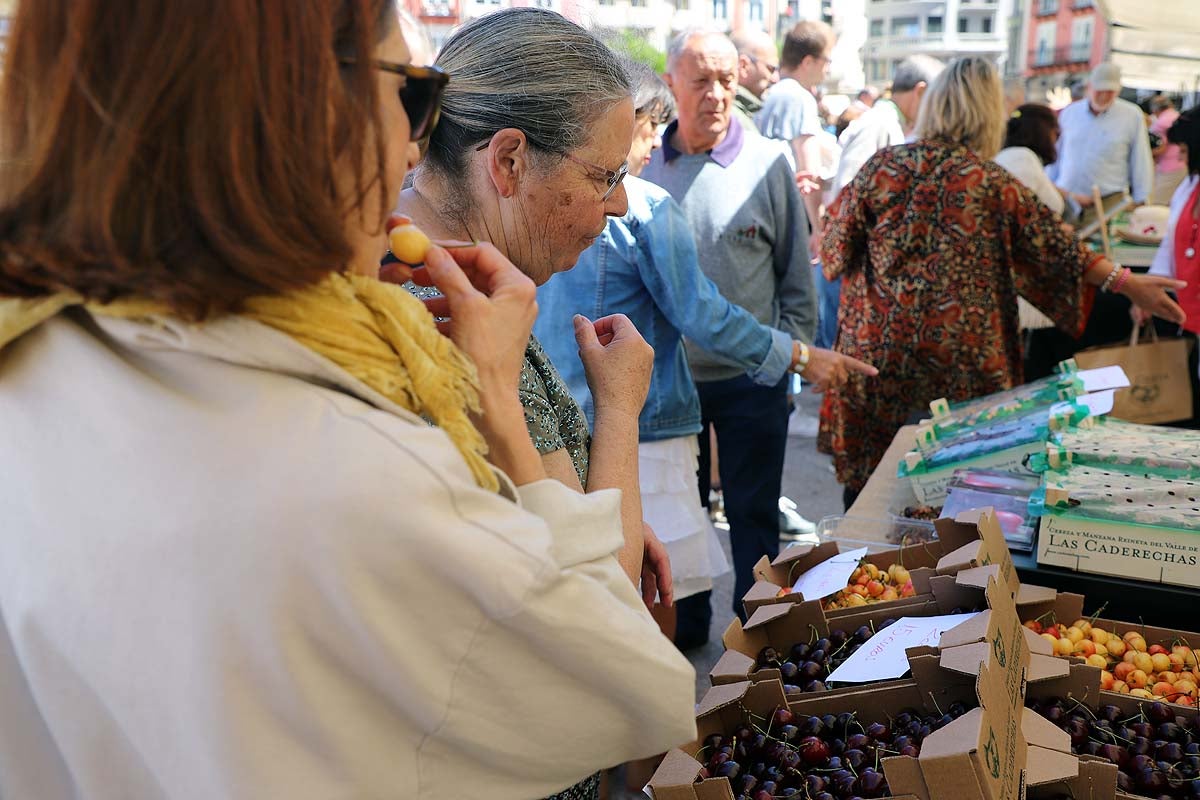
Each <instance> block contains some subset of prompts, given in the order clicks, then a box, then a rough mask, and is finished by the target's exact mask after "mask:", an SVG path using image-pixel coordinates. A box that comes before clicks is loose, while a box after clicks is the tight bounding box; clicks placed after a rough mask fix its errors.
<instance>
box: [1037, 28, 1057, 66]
mask: <svg viewBox="0 0 1200 800" xmlns="http://www.w3.org/2000/svg"><path fill="white" fill-rule="evenodd" d="M1057 33H1058V24H1057V23H1054V22H1039V23H1038V26H1037V33H1036V36H1037V39H1036V41H1037V45H1036V46H1035V48H1034V51H1033V65H1034V66H1035V67H1045V66H1049V65H1050V64H1053V63H1054V37H1055V36H1056V35H1057Z"/></svg>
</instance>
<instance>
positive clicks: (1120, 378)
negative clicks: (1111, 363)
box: [1077, 367, 1129, 392]
mask: <svg viewBox="0 0 1200 800" xmlns="http://www.w3.org/2000/svg"><path fill="white" fill-rule="evenodd" d="M1077 374H1078V375H1079V377H1080V378H1081V379H1083V390H1084V391H1085V392H1102V391H1104V390H1105V389H1126V388H1128V387H1129V376H1128V375H1126V374H1125V370H1123V369H1121V368H1120V367H1100V368H1099V369H1081V370H1079V372H1078V373H1077Z"/></svg>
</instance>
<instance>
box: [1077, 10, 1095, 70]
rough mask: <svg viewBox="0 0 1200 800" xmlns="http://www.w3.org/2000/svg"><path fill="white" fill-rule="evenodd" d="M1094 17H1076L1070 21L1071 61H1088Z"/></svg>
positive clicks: (1090, 55)
mask: <svg viewBox="0 0 1200 800" xmlns="http://www.w3.org/2000/svg"><path fill="white" fill-rule="evenodd" d="M1095 24H1096V19H1095V17H1076V18H1075V19H1073V20H1072V21H1071V61H1072V62H1080V61H1089V60H1090V59H1091V57H1092V32H1093V30H1094V26H1095Z"/></svg>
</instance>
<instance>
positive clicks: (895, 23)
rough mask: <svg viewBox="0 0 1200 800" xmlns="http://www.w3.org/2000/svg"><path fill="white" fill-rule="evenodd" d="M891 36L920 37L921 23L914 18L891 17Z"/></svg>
mask: <svg viewBox="0 0 1200 800" xmlns="http://www.w3.org/2000/svg"><path fill="white" fill-rule="evenodd" d="M891 30H892V36H920V35H921V21H920V20H919V19H917V18H916V17H892V29H891Z"/></svg>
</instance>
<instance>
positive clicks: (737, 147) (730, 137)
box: [662, 117, 746, 167]
mask: <svg viewBox="0 0 1200 800" xmlns="http://www.w3.org/2000/svg"><path fill="white" fill-rule="evenodd" d="M730 122H731V124H730V126H729V128H728V129H727V130H726V131H725V138H724V139H722V140H721V141H720V142H719V143H718V144H717V146H716V147H714V148H713V149H711V150H709V151H708V154H709V155H710V156H711V157H712V160H713V161H715V162H716V163H717V164H718V165H719V166H721V167H728V166H729V165H730V164H732V163H733V160H734V159H735V158H737V157H738V153H740V152H742V142H744V141H745V139H746V134H745V132H743V131H742V126H741V125H739V124H737V121H736V120H733V119H732V117H731V118H730ZM678 128H679V120H675V121H674V122H672V123H671V124H670V125H668V126H667V130H666V131H665V132H664V133H663V137H662V142H663V145H662V150H663V160H664V161H666V162H668V163H669V162H671V161H674V160H675V159H676V158H678V157H679V156H681V155H684V154H683V153H681V152H680V151H678V150H676V149H675V147H674V146H673V145H672V144H671V138H672V137H673V136H674V135H675V131H676V130H677V129H678Z"/></svg>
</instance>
